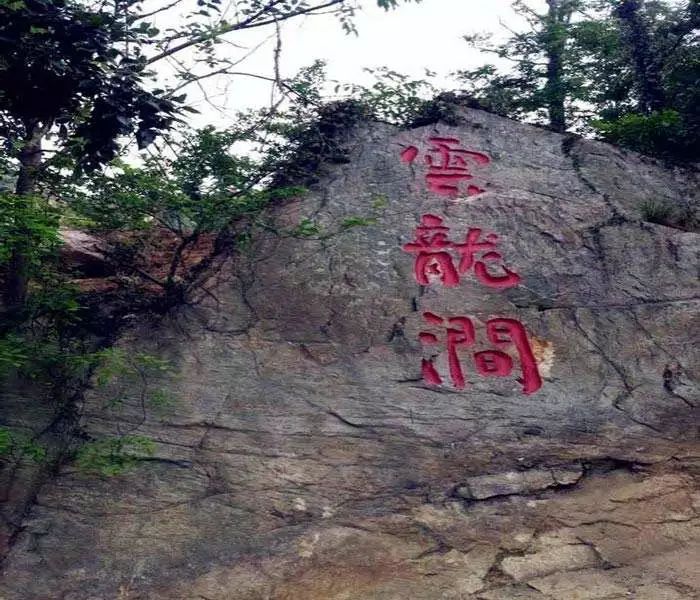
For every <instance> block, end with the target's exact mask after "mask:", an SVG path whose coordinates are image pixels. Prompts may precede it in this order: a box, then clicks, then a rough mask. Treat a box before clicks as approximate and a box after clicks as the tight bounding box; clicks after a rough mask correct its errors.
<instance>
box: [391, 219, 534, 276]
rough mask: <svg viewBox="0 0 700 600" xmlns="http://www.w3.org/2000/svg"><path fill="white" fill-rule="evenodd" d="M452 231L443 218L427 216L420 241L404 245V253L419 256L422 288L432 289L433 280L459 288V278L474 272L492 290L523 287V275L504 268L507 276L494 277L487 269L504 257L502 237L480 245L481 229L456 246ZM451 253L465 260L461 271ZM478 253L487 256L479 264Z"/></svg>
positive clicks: (417, 268)
mask: <svg viewBox="0 0 700 600" xmlns="http://www.w3.org/2000/svg"><path fill="white" fill-rule="evenodd" d="M448 232H449V228H448V227H445V226H444V225H443V221H442V219H441V218H440V217H437V216H435V215H431V214H425V215H423V216H422V217H421V224H420V225H419V226H418V227H417V228H416V237H415V239H414V240H413V241H412V242H409V243H408V244H404V246H403V249H404V250H405V251H406V252H409V253H410V254H415V255H416V260H415V263H414V274H415V278H416V281H417V282H418V283H419V284H420V285H429V284H430V282H431V279H433V278H435V277H439V279H440V281H441V282H442V284H443V285H444V286H445V287H455V286H457V285H459V275H460V274H464V273H466V272H467V271H470V270H471V269H472V268H473V269H474V274H475V276H476V278H477V279H478V280H479V281H480V282H481V283H483V284H484V285H486V286H488V287H492V288H499V289H502V288H509V287H513V286H516V285H518V284H519V283H520V279H521V278H520V275H518V274H517V273H515V272H514V271H511V270H510V269H508V268H507V267H506V266H505V265H503V264H501V265H500V267H501V269H503V271H504V272H505V274H504V275H493V274H491V273H490V272H489V271H488V270H487V268H486V263H487V262H497V261H501V260H502V259H503V256H502V255H501V254H500V253H498V252H496V251H495V248H496V245H497V243H498V236H497V235H496V234H495V233H489V234H488V235H487V236H486V241H480V239H481V229H470V230H469V232H468V233H467V235H466V241H465V242H464V243H462V244H456V243H454V242H452V241H450V240H449V239H448V236H447V234H448ZM448 250H453V251H455V253H456V254H458V255H459V256H460V257H461V258H460V261H459V267H455V263H454V258H453V257H452V255H450V253H449V252H448ZM477 253H483V255H482V256H479V260H475V256H476V255H477Z"/></svg>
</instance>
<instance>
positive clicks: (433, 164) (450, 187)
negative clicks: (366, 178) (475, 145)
mask: <svg viewBox="0 0 700 600" xmlns="http://www.w3.org/2000/svg"><path fill="white" fill-rule="evenodd" d="M428 141H429V142H430V143H431V144H432V147H431V148H430V150H428V152H427V153H426V155H425V163H426V165H428V173H427V175H426V176H425V181H426V183H427V185H428V189H429V190H430V191H431V192H435V193H436V194H440V195H441V196H449V197H450V198H454V197H455V196H457V194H459V183H460V181H462V180H464V181H467V180H470V179H473V177H474V176H473V175H472V174H471V173H470V172H469V161H472V162H473V163H475V164H476V165H478V166H484V165H487V164H489V163H490V162H491V159H490V158H489V157H488V156H487V155H486V154H484V153H482V152H474V151H472V150H465V149H463V148H461V147H460V145H459V140H458V139H456V138H443V137H432V138H430V139H429V140H428ZM417 156H418V148H416V147H415V146H409V147H408V148H406V149H405V150H404V151H403V152H402V153H401V160H403V161H404V162H407V163H412V162H413V161H414V160H415V159H416V157H417ZM483 192H484V190H483V189H482V188H480V187H478V186H476V185H469V186H468V187H467V196H477V195H478V194H481V193H483Z"/></svg>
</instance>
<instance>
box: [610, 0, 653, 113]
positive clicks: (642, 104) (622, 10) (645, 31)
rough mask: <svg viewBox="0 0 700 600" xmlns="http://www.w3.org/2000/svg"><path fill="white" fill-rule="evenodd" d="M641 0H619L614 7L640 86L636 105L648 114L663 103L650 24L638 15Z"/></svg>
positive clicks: (638, 85)
mask: <svg viewBox="0 0 700 600" xmlns="http://www.w3.org/2000/svg"><path fill="white" fill-rule="evenodd" d="M641 8H642V0H622V1H621V2H620V5H619V6H618V7H617V9H616V10H615V16H616V17H617V18H618V19H619V20H620V24H621V26H622V27H621V28H622V32H623V39H624V41H625V43H626V44H627V46H628V48H629V52H630V55H631V57H632V63H633V66H634V74H635V80H636V81H637V87H638V89H639V103H638V108H639V110H640V111H641V112H643V113H645V114H649V113H651V112H655V111H659V110H661V109H663V107H664V106H665V94H664V90H663V86H662V77H661V65H660V63H659V61H658V60H657V57H656V56H654V49H653V47H652V40H651V33H650V32H649V26H648V24H647V23H646V22H645V20H644V17H643V16H642V15H641V13H640V10H641Z"/></svg>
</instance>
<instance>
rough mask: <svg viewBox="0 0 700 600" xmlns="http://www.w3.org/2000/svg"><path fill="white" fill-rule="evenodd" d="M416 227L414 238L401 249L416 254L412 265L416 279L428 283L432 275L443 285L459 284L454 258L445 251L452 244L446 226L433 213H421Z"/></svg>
mask: <svg viewBox="0 0 700 600" xmlns="http://www.w3.org/2000/svg"><path fill="white" fill-rule="evenodd" d="M420 223H421V224H420V225H419V226H418V227H416V239H415V240H414V241H413V242H409V243H408V244H405V245H404V247H403V249H404V250H405V251H406V252H410V253H411V254H416V255H417V256H416V261H415V264H414V267H413V270H414V273H415V276H416V281H417V282H418V283H419V284H420V285H429V284H430V279H431V278H432V277H436V276H437V277H439V278H440V281H442V283H443V285H444V286H445V287H454V286H456V285H459V274H458V273H457V269H456V268H455V265H454V259H453V258H452V256H450V254H449V253H448V252H447V249H448V248H452V247H453V246H454V244H453V243H452V242H450V241H449V240H448V239H447V232H448V231H449V228H448V227H445V226H444V225H443V224H442V219H441V218H440V217H436V216H435V215H423V216H422V217H421V220H420Z"/></svg>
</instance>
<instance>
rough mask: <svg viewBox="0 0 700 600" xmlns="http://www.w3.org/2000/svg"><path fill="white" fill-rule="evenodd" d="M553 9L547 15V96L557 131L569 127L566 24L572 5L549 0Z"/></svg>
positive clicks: (553, 124)
mask: <svg viewBox="0 0 700 600" xmlns="http://www.w3.org/2000/svg"><path fill="white" fill-rule="evenodd" d="M547 4H548V6H549V12H548V14H547V19H546V32H545V36H546V38H545V52H546V54H547V83H546V84H545V88H544V91H545V97H546V102H547V112H548V114H549V125H550V127H551V128H552V129H554V131H558V132H559V133H564V132H565V131H566V106H565V102H566V86H565V85H564V52H565V50H566V26H567V25H568V23H569V20H570V18H571V13H572V8H571V6H569V5H568V3H567V2H566V0H564V1H563V2H562V0H547Z"/></svg>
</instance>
